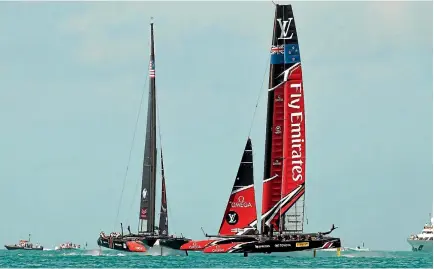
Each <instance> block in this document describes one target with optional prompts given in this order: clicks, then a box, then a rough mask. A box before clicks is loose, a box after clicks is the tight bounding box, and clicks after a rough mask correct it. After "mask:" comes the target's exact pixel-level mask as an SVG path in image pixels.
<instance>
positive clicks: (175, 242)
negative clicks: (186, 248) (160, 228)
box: [160, 238, 191, 250]
mask: <svg viewBox="0 0 434 269" xmlns="http://www.w3.org/2000/svg"><path fill="white" fill-rule="evenodd" d="M190 241H191V240H190V239H187V238H167V239H160V246H163V247H167V248H171V249H177V250H178V249H181V246H182V245H184V244H186V243H188V242H190Z"/></svg>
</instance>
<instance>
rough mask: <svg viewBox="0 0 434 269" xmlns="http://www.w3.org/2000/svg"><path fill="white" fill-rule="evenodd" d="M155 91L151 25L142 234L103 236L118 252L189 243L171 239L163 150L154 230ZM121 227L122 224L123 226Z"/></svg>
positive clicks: (100, 241)
mask: <svg viewBox="0 0 434 269" xmlns="http://www.w3.org/2000/svg"><path fill="white" fill-rule="evenodd" d="M155 89H156V87H155V54H154V25H153V23H151V55H150V61H149V99H148V115H147V124H146V141H145V152H144V159H143V173H142V188H141V190H142V191H141V201H140V213H139V232H138V234H132V233H131V231H130V230H129V227H128V230H129V234H127V235H124V234H123V231H122V234H119V233H111V234H110V235H109V236H106V235H105V234H104V233H103V232H101V234H100V237H99V238H98V241H97V242H98V245H99V246H103V247H106V248H112V249H116V250H124V251H130V252H145V251H146V248H147V247H148V248H149V247H152V246H154V244H155V243H156V242H157V241H158V244H159V245H160V246H163V247H168V248H172V249H179V248H180V247H181V245H183V244H185V243H187V242H188V241H190V239H187V238H184V237H175V236H169V223H168V212H167V197H166V182H165V177H164V163H163V151H162V148H161V137H160V153H161V180H162V183H161V184H162V188H161V208H160V221H159V227H158V228H157V227H156V226H155V198H156V176H157V172H156V171H157V169H156V168H157V132H156V129H157V128H156V126H157V117H156V115H157V104H156V90H155ZM121 225H122V224H121Z"/></svg>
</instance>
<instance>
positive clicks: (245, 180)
mask: <svg viewBox="0 0 434 269" xmlns="http://www.w3.org/2000/svg"><path fill="white" fill-rule="evenodd" d="M253 183H254V182H253V155H252V142H251V140H250V138H249V139H248V140H247V143H246V147H245V149H244V153H243V157H242V159H241V163H240V166H239V168H238V173H237V177H236V179H235V182H234V186H233V187H232V192H231V195H230V197H229V201H228V204H227V206H226V210H225V213H224V215H223V219H222V223H221V225H220V230H219V234H220V235H234V234H243V233H244V231H246V230H245V229H244V228H249V226H250V228H251V227H252V226H251V225H253V224H255V223H256V220H257V216H256V201H255V187H254V184H253ZM250 230H251V229H250Z"/></svg>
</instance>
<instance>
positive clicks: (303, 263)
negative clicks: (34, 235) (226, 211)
mask: <svg viewBox="0 0 434 269" xmlns="http://www.w3.org/2000/svg"><path fill="white" fill-rule="evenodd" d="M157 254H159V253H152V252H149V253H147V254H134V253H126V252H117V251H113V250H102V251H100V250H99V249H95V250H78V251H77V250H73V251H69V252H61V251H55V250H44V251H18V250H17V251H8V250H0V267H1V268H5V267H9V268H11V267H14V268H24V267H25V268H47V267H49V268H89V267H93V268H95V267H97V268H107V267H108V268H222V267H223V268H361V267H364V268H367V267H369V268H433V255H432V253H417V252H411V251H400V252H388V251H367V252H355V251H354V252H345V253H344V252H342V253H341V256H340V257H337V256H336V255H334V254H333V255H327V256H322V255H317V257H315V258H314V257H312V256H311V255H310V254H309V253H306V254H307V255H305V256H304V257H291V256H289V257H288V256H279V255H277V254H276V255H275V254H268V255H266V254H256V255H252V254H251V255H249V257H243V255H242V254H204V253H201V252H195V253H190V255H189V256H185V255H178V256H177V255H168V256H160V255H158V256H157ZM172 254H173V253H172ZM329 254H331V253H329Z"/></svg>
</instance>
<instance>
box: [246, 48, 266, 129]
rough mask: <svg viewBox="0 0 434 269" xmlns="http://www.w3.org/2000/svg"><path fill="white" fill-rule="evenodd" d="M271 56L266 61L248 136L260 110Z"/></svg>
mask: <svg viewBox="0 0 434 269" xmlns="http://www.w3.org/2000/svg"><path fill="white" fill-rule="evenodd" d="M270 58H271V56H268V57H267V59H266V61H265V71H264V75H263V77H262V83H261V87H260V89H259V92H258V98H257V99H256V105H255V110H254V111H253V117H252V121H251V122H250V129H249V135H248V137H250V134H251V133H252V128H253V123H254V122H255V116H256V111H257V110H258V105H259V101H260V100H261V94H262V91H263V90H264V81H265V75H266V74H267V70H268V66H267V62H269V61H270Z"/></svg>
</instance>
